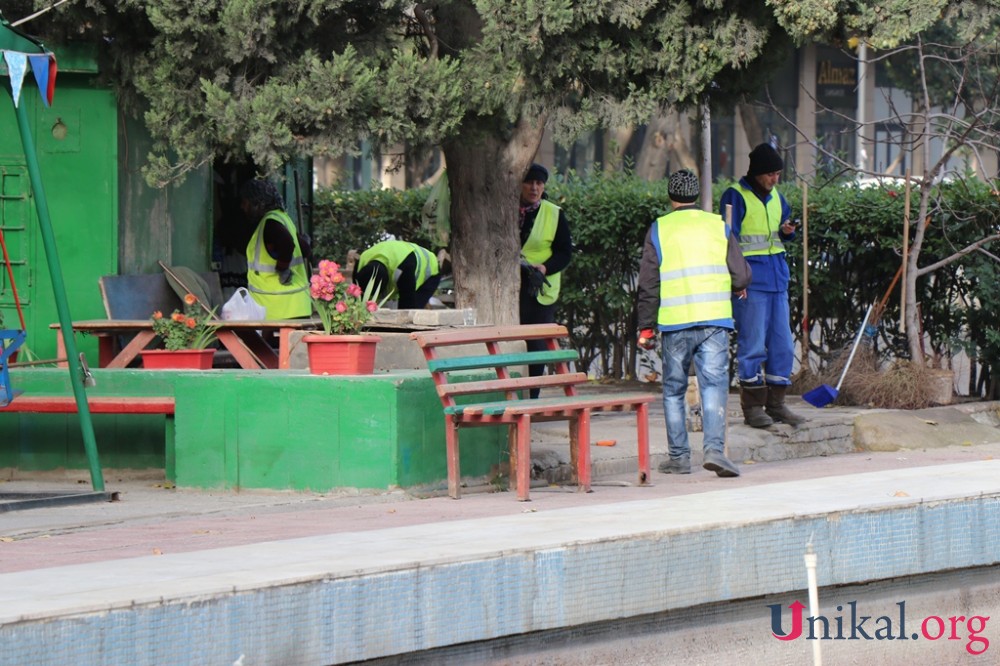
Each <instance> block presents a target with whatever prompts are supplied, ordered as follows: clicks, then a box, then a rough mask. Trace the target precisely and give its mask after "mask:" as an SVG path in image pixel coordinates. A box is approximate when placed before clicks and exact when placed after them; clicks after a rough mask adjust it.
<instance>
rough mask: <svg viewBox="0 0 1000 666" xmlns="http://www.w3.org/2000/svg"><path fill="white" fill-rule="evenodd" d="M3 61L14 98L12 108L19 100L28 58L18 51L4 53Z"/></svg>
mask: <svg viewBox="0 0 1000 666" xmlns="http://www.w3.org/2000/svg"><path fill="white" fill-rule="evenodd" d="M3 59H4V61H6V63H7V74H8V76H10V91H11V95H13V97H14V106H15V107H16V106H17V103H18V101H19V100H20V99H21V84H23V83H24V74H25V72H27V71H28V56H27V55H26V54H24V53H20V52H18V51H4V52H3Z"/></svg>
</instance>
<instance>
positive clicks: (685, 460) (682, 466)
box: [657, 455, 691, 474]
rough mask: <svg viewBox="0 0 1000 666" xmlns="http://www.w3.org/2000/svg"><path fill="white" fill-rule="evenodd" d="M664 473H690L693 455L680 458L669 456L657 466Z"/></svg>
mask: <svg viewBox="0 0 1000 666" xmlns="http://www.w3.org/2000/svg"><path fill="white" fill-rule="evenodd" d="M657 469H659V470H660V471H661V472H663V473H664V474H690V473H691V456H689V455H688V456H681V457H680V458H667V459H666V460H664V461H663V462H661V463H660V466H659V467H658V468H657Z"/></svg>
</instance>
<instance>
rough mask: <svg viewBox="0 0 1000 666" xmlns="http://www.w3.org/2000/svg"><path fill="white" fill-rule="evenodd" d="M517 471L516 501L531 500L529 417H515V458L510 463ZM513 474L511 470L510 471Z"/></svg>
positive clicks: (526, 415)
mask: <svg viewBox="0 0 1000 666" xmlns="http://www.w3.org/2000/svg"><path fill="white" fill-rule="evenodd" d="M511 466H512V467H515V468H516V469H517V499H518V500H520V501H521V502H527V501H529V500H530V499H531V498H530V497H529V493H530V492H531V488H530V486H531V416H529V415H528V414H525V415H523V416H519V417H517V457H516V459H515V460H514V461H512V465H511ZM511 473H513V470H511Z"/></svg>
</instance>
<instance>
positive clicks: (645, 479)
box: [635, 403, 649, 486]
mask: <svg viewBox="0 0 1000 666" xmlns="http://www.w3.org/2000/svg"><path fill="white" fill-rule="evenodd" d="M635 421H636V423H635V428H636V431H637V432H638V434H639V485H640V486H645V485H649V405H647V404H645V403H643V404H641V405H639V406H638V407H637V408H636V410H635Z"/></svg>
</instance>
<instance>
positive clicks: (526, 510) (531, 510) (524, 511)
mask: <svg viewBox="0 0 1000 666" xmlns="http://www.w3.org/2000/svg"><path fill="white" fill-rule="evenodd" d="M536 511H538V509H523V510H522V511H521V513H535V512H536Z"/></svg>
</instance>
